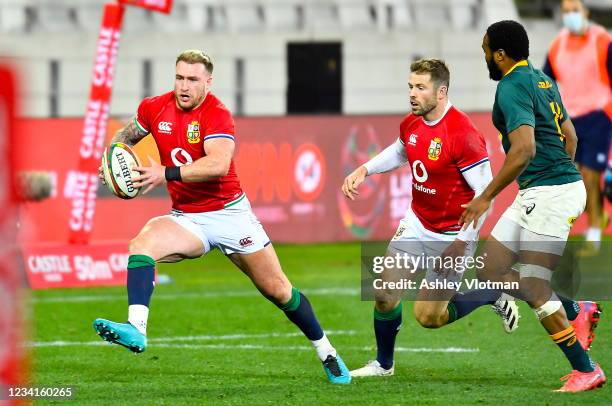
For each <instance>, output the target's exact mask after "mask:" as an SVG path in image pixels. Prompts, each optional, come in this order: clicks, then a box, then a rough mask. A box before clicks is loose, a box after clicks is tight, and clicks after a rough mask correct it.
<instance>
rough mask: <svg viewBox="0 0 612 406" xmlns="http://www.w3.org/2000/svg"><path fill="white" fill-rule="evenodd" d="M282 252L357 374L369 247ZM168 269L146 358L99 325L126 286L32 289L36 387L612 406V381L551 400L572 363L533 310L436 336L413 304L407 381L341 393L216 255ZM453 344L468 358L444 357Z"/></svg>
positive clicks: (370, 383)
mask: <svg viewBox="0 0 612 406" xmlns="http://www.w3.org/2000/svg"><path fill="white" fill-rule="evenodd" d="M277 252H278V254H279V257H280V259H281V263H282V264H283V267H284V269H285V272H286V273H287V275H288V276H289V278H290V280H291V281H292V282H293V284H294V285H295V286H297V287H298V288H300V289H302V290H303V291H304V292H305V293H306V294H307V295H308V296H309V298H310V301H311V302H312V304H313V307H314V309H315V311H316V312H317V315H318V317H319V320H320V321H321V324H322V325H323V327H324V329H325V330H327V331H328V333H329V336H330V338H331V340H332V343H333V344H334V345H335V346H336V348H337V349H338V351H339V352H340V354H341V355H342V357H343V358H344V360H345V362H346V363H347V365H348V366H349V368H351V369H352V368H356V367H360V366H362V365H363V363H364V362H366V361H368V360H370V359H373V358H374V357H375V341H374V336H373V331H372V303H371V302H362V301H360V296H359V283H360V280H359V278H360V271H359V255H360V247H359V245H358V244H329V245H311V246H288V245H287V246H285V245H279V246H277ZM159 273H162V274H168V275H170V277H171V278H172V279H173V283H171V284H165V285H159V286H157V287H156V290H155V293H154V296H153V300H152V305H151V315H150V318H149V331H148V333H149V347H148V349H147V351H146V352H144V353H143V354H140V355H133V354H132V353H130V352H129V351H127V350H126V349H124V348H122V347H119V346H115V345H109V344H106V343H103V342H102V340H100V338H99V337H97V336H96V335H95V333H94V331H93V328H92V321H93V320H94V319H95V318H96V317H104V318H109V319H111V320H117V321H122V320H125V319H126V317H127V298H126V294H125V288H123V287H116V288H114V287H113V288H90V289H66V290H52V291H38V292H33V293H32V297H31V301H32V309H33V316H32V317H33V320H34V328H33V331H32V341H33V348H32V368H33V379H34V381H35V383H36V384H38V385H44V386H58V385H69V386H73V387H74V388H75V394H76V396H75V400H74V402H68V404H69V403H76V404H95V405H108V404H112V405H122V404H125V405H137V404H142V405H150V404H168V405H178V404H218V403H228V404H244V405H254V404H307V405H313V404H335V405H339V404H351V405H352V404H364V405H372V404H377V405H386V404H455V403H456V404H493V403H495V404H499V403H502V402H503V403H506V404H537V405H542V404H554V405H558V404H570V403H571V404H580V405H585V404H612V391H611V390H610V389H611V388H609V387H606V386H604V388H602V389H599V390H596V391H591V392H588V393H581V394H559V393H552V390H553V389H557V388H558V387H560V385H561V382H560V381H559V378H560V377H561V376H563V375H565V374H566V373H569V372H570V367H569V364H568V363H567V361H566V360H565V359H564V358H563V356H562V354H561V352H560V351H559V349H558V348H557V347H556V346H555V345H554V344H553V343H552V341H551V340H550V339H549V338H548V336H547V334H546V332H545V331H544V330H543V329H542V328H541V327H540V325H539V323H538V322H537V319H536V317H535V315H534V314H533V312H532V311H530V310H529V309H528V307H527V306H525V305H524V304H523V303H521V310H522V316H523V317H522V319H521V324H520V328H519V329H518V330H517V331H516V332H515V333H514V334H512V335H507V334H505V333H504V332H503V329H502V326H501V322H500V320H499V318H498V317H497V316H495V315H494V314H493V312H492V311H491V310H490V309H489V308H486V307H483V308H480V309H478V310H476V311H475V312H474V313H472V314H471V315H470V316H468V317H466V318H465V319H462V320H459V321H458V322H457V323H455V324H453V325H450V326H447V327H445V328H442V329H439V330H426V329H424V328H422V327H420V326H418V324H417V323H416V321H415V320H414V318H413V316H412V304H407V306H405V307H404V323H403V326H402V330H401V332H400V334H399V336H398V340H397V346H398V347H401V349H402V351H401V352H398V353H397V354H396V372H395V376H393V377H385V378H369V379H367V378H366V379H358V380H354V381H353V383H352V384H351V385H348V386H333V385H330V384H329V383H328V382H327V380H326V379H325V376H324V372H323V369H322V367H321V364H320V362H319V361H318V360H317V359H316V356H315V353H314V351H313V350H312V349H311V348H310V343H309V342H308V341H307V340H306V339H305V338H304V337H302V336H300V335H299V334H296V333H298V330H297V328H296V327H295V326H293V325H292V324H291V323H290V322H289V321H288V320H287V319H286V318H285V317H284V315H283V314H282V312H281V311H279V310H278V309H277V308H276V307H275V306H274V305H272V304H271V303H269V302H268V301H267V300H265V299H264V298H263V297H261V296H260V295H258V293H257V291H256V290H255V288H254V287H253V286H252V285H251V284H250V281H249V280H248V279H247V278H246V277H245V276H244V275H242V274H241V273H240V271H238V270H237V269H235V268H233V266H232V265H231V264H230V263H229V261H228V260H227V259H226V258H224V257H223V256H222V255H220V254H219V253H218V252H214V253H211V254H209V255H207V256H206V257H205V258H203V259H200V260H194V261H184V262H182V263H180V264H174V265H161V266H160V267H159ZM605 307H606V304H605V303H604V314H603V317H602V320H601V322H600V326H599V328H598V329H597V338H596V340H595V343H594V345H593V348H592V350H591V355H592V356H593V357H594V359H595V360H596V361H598V362H600V363H601V364H602V366H603V367H604V370H607V371H608V372H609V373H610V374H612V352H611V351H610V349H611V347H612V338H611V337H612V335H611V331H612V315H609V314H607V313H605V310H606V309H605ZM609 308H610V309H612V307H609ZM451 347H452V348H458V349H461V351H464V352H432V351H436V350H438V351H439V350H441V349H448V348H451ZM415 349H421V350H418V351H417V350H415ZM419 351H421V352H419ZM50 402H51V401H40V402H39V404H49V403H50ZM56 403H59V402H56Z"/></svg>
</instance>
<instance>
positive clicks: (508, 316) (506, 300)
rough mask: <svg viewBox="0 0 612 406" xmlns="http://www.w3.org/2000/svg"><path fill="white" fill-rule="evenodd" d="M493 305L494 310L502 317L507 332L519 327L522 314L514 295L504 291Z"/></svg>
mask: <svg viewBox="0 0 612 406" xmlns="http://www.w3.org/2000/svg"><path fill="white" fill-rule="evenodd" d="M491 307H492V308H493V311H494V312H495V313H497V314H498V315H499V316H500V317H501V318H502V322H503V323H504V330H506V333H512V332H514V330H516V329H517V328H518V322H519V319H520V318H521V315H520V314H519V311H518V306H517V305H516V302H515V299H514V298H513V297H512V296H510V295H508V294H506V293H502V295H501V296H500V297H499V299H497V300H496V301H495V304H493V305H492V306H491Z"/></svg>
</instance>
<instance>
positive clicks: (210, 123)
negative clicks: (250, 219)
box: [136, 91, 243, 213]
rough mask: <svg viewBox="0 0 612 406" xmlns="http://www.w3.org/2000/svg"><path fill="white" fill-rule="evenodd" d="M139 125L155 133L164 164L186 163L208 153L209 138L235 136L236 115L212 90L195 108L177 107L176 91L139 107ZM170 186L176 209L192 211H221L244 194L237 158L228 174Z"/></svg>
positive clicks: (145, 102) (137, 119)
mask: <svg viewBox="0 0 612 406" xmlns="http://www.w3.org/2000/svg"><path fill="white" fill-rule="evenodd" d="M136 125H137V126H138V127H140V129H142V130H144V131H146V132H149V133H151V134H152V135H153V138H154V139H155V143H156V144H157V149H158V150H159V155H160V158H161V164H162V165H164V166H182V165H186V164H190V163H192V162H194V161H196V160H197V159H199V158H201V157H203V156H206V153H205V152H204V141H205V140H209V139H214V138H227V139H231V140H234V137H235V134H234V120H233V118H232V114H231V113H230V111H229V110H228V109H227V108H226V107H225V106H224V105H223V103H221V101H220V100H219V99H218V98H217V97H216V96H215V95H213V94H212V93H208V94H207V95H206V98H205V99H204V102H203V103H202V104H201V105H200V106H199V107H198V108H196V109H193V110H191V111H184V110H181V109H180V108H178V107H177V105H176V101H175V98H174V92H173V91H172V92H168V93H165V94H162V95H160V96H155V97H148V98H146V99H144V100H143V101H142V102H141V103H140V106H139V107H138V114H137V116H136ZM167 187H168V192H169V193H170V197H171V199H172V208H174V209H176V210H181V211H184V212H188V213H197V212H206V211H213V210H220V209H223V208H224V207H225V206H226V205H228V204H230V203H232V202H234V201H236V200H238V199H240V198H242V195H243V192H242V188H241V187H240V181H239V180H238V176H237V175H236V169H235V166H234V161H233V160H232V162H231V164H230V168H229V171H228V173H227V175H225V176H222V177H220V178H217V179H214V180H210V181H206V182H189V183H188V182H176V181H172V182H168V186H167Z"/></svg>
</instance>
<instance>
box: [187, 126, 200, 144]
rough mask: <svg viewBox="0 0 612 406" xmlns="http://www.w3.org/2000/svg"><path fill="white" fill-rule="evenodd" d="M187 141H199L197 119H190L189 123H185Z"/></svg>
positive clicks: (194, 142)
mask: <svg viewBox="0 0 612 406" xmlns="http://www.w3.org/2000/svg"><path fill="white" fill-rule="evenodd" d="M187 142H189V143H190V144H197V143H198V142H200V123H199V122H198V121H192V122H191V124H187Z"/></svg>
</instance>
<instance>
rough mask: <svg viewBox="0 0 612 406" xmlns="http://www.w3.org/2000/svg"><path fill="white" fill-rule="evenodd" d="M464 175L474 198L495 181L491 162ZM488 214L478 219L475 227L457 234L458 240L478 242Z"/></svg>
mask: <svg viewBox="0 0 612 406" xmlns="http://www.w3.org/2000/svg"><path fill="white" fill-rule="evenodd" d="M462 175H463V178H464V179H465V181H466V182H467V183H468V185H470V187H471V188H472V190H473V191H474V197H478V196H480V195H481V194H482V193H483V192H484V191H485V189H486V188H487V186H488V185H489V183H491V181H492V180H493V172H492V171H491V163H490V162H489V161H486V162H483V163H482V164H480V165H478V166H476V167H474V168H471V169H469V170H467V171H465V172H463V173H462ZM487 214H488V212H486V213H485V214H484V215H483V216H481V217H480V219H478V221H477V222H476V224H475V227H467V228H462V229H461V230H460V231H459V234H457V239H458V240H460V241H476V240H477V239H478V233H479V232H480V228H481V227H482V224H483V223H484V221H485V219H486V217H487Z"/></svg>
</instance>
